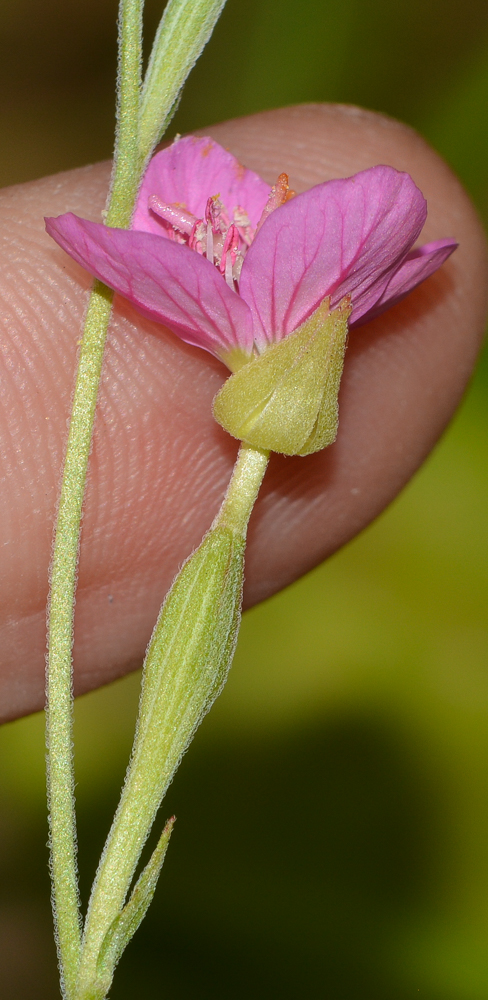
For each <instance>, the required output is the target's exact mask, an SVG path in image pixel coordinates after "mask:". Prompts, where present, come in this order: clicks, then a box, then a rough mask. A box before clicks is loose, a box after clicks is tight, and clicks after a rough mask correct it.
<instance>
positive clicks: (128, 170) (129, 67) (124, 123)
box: [106, 0, 143, 229]
mask: <svg viewBox="0 0 488 1000" xmlns="http://www.w3.org/2000/svg"><path fill="white" fill-rule="evenodd" d="M142 11H143V0H121V2H120V8H119V64H118V74H117V98H118V99H117V129H116V138H115V152H114V163H113V171H112V185H111V193H110V198H109V204H108V209H107V217H106V224H107V225H108V226H117V227H119V228H121V229H126V228H127V227H128V226H129V225H130V220H131V216H132V212H133V209H134V200H135V197H136V194H137V189H138V187H139V183H140V179H141V170H142V162H141V158H140V153H139V113H140V103H141V63H142Z"/></svg>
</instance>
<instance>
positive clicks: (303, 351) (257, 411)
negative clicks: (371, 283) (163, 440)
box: [213, 299, 351, 455]
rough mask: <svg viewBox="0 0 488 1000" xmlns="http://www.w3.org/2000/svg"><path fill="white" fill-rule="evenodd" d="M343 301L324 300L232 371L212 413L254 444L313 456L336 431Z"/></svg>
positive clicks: (345, 315) (343, 341)
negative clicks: (332, 305) (299, 322)
mask: <svg viewBox="0 0 488 1000" xmlns="http://www.w3.org/2000/svg"><path fill="white" fill-rule="evenodd" d="M350 313H351V307H350V304H349V302H348V301H347V300H344V301H343V302H342V303H341V304H340V306H339V307H338V308H337V309H334V310H333V311H332V312H330V311H329V300H328V299H325V300H324V301H323V302H322V304H321V305H320V306H319V308H318V309H317V310H316V311H315V312H314V313H313V315H312V316H310V318H309V319H308V320H306V322H305V323H303V324H302V326H300V327H299V328H298V330H296V331H295V332H294V333H292V334H290V336H289V337H285V338H284V339H283V340H281V341H280V343H279V344H273V345H272V346H271V347H269V348H268V350H267V351H265V353H264V354H262V355H260V357H257V358H255V359H253V360H252V361H250V362H249V363H248V364H247V365H245V366H244V367H243V368H241V369H239V371H236V372H235V374H234V375H231V376H230V378H229V379H227V382H225V383H224V385H223V386H222V389H221V390H220V392H219V393H218V395H217V396H216V398H215V400H214V407H213V412H214V417H215V419H216V420H217V421H218V423H219V424H221V426H222V427H224V428H225V430H226V431H228V432H229V434H232V436H233V437H236V438H238V439H239V440H241V441H245V442H246V443H247V444H250V445H252V446H253V447H254V448H262V449H265V450H267V451H278V452H281V453H282V454H283V455H310V454H312V452H314V451H320V450H321V449H322V448H326V447H327V445H329V444H332V442H333V441H334V440H335V438H336V435H337V427H338V403H337V397H338V393H339V386H340V381H341V375H342V369H343V365H344V351H345V348H346V341H347V330H348V327H347V320H348V317H349V316H350Z"/></svg>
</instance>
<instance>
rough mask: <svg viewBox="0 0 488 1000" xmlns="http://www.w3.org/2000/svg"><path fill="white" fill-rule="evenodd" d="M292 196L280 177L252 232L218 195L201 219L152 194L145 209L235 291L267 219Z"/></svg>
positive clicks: (245, 220) (243, 214)
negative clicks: (208, 264) (214, 268)
mask: <svg viewBox="0 0 488 1000" xmlns="http://www.w3.org/2000/svg"><path fill="white" fill-rule="evenodd" d="M294 194H295V192H294V191H292V190H291V189H290V187H289V184H288V177H287V175H286V174H280V176H279V177H278V180H277V181H276V184H273V187H272V188H271V191H270V193H269V196H268V200H267V202H266V205H265V207H264V209H263V212H262V215H261V218H260V220H259V222H258V224H257V226H256V229H254V230H253V228H252V225H251V221H250V219H249V216H248V214H247V212H246V210H245V208H242V206H241V205H237V206H236V207H235V208H234V210H233V213H232V217H231V216H230V214H229V212H228V211H227V209H226V207H225V205H223V203H222V202H221V200H220V196H219V195H218V194H216V195H212V196H211V197H210V198H209V199H208V201H207V204H206V207H205V217H204V218H203V219H199V218H197V216H196V215H192V213H191V212H188V210H187V209H186V208H185V206H184V205H178V204H171V205H169V204H166V203H165V202H163V201H161V199H160V198H158V196H157V195H155V194H152V195H150V197H149V199H148V208H149V210H150V211H151V212H154V214H155V215H157V216H158V218H159V219H161V221H162V222H163V223H164V224H165V230H166V235H167V236H168V237H169V238H170V239H172V240H175V241H176V243H182V244H184V245H185V246H187V247H188V248H189V249H190V250H196V252H197V253H199V254H201V255H202V256H203V257H206V258H207V260H209V261H210V263H211V264H214V265H215V267H218V269H219V271H220V273H221V275H222V277H223V278H224V279H225V281H226V282H227V284H228V285H229V287H230V288H232V290H233V291H237V289H238V286H239V278H240V274H241V269H242V265H243V263H244V257H245V255H246V251H247V249H248V247H250V246H251V243H252V241H253V239H254V237H255V236H256V234H257V233H258V232H259V230H260V229H261V226H262V225H263V222H265V220H266V219H267V217H268V215H270V214H271V212H274V210H275V209H276V208H279V207H280V205H284V203H285V201H289V200H290V198H293V196H294Z"/></svg>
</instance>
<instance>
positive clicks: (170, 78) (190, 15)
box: [139, 0, 225, 160]
mask: <svg viewBox="0 0 488 1000" xmlns="http://www.w3.org/2000/svg"><path fill="white" fill-rule="evenodd" d="M224 5H225V0H169V3H168V4H167V5H166V7H165V10H164V14H163V16H162V19H161V23H160V25H159V28H158V30H157V32H156V37H155V39H154V45H153V48H152V52H151V57H150V59H149V65H148V68H147V73H146V78H145V80H144V87H143V90H142V97H141V116H140V120H139V142H140V153H141V157H142V159H143V160H145V159H146V158H147V157H148V156H150V155H151V152H152V150H153V149H154V146H155V144H156V143H157V142H159V139H160V138H161V135H162V133H163V132H164V130H165V129H166V127H167V126H168V124H169V121H170V119H171V117H172V114H173V113H174V111H175V110H176V107H177V104H178V99H179V95H180V92H181V89H182V87H183V84H184V83H185V80H186V78H187V76H188V74H189V73H190V71H191V70H192V69H193V66H194V65H195V63H196V61H197V59H198V57H199V55H200V53H201V52H202V49H203V48H204V47H205V45H206V44H207V42H208V40H209V38H210V35H211V34H212V31H213V29H214V27H215V25H216V23H217V21H218V19H219V17H220V14H221V13H222V9H223V7H224Z"/></svg>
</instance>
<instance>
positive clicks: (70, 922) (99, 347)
mask: <svg viewBox="0 0 488 1000" xmlns="http://www.w3.org/2000/svg"><path fill="white" fill-rule="evenodd" d="M112 296H113V293H112V292H110V291H109V290H108V289H106V288H105V286H104V285H101V284H100V282H98V283H97V284H96V287H95V289H94V291H93V293H92V296H91V299H90V304H89V308H88V313H87V317H86V323H85V332H84V337H83V343H82V348H81V355H80V361H79V367H78V377H77V380H76V388H75V395H74V400H73V413H72V418H71V424H70V430H69V438H68V446H67V451H66V461H65V467H64V475H63V483H62V487H61V497H60V501H59V510H58V520H57V527H56V541H55V547H54V556H53V564H52V575H51V595H50V610H49V661H48V674H47V704H48V708H47V744H48V799H49V814H50V832H51V873H52V880H53V905H54V913H55V921H56V930H57V942H58V951H59V958H60V965H61V975H62V981H63V986H64V990H65V993H66V996H67V997H68V998H71V997H72V996H73V995H74V986H75V981H76V970H77V966H78V961H79V954H80V937H81V934H80V917H79V900H78V888H77V876H76V821H75V814H74V779H73V767H72V690H71V647H72V641H73V606H74V594H75V581H76V566H77V561H78V538H79V527H80V521H81V508H82V503H83V494H84V485H85V478H86V469H87V464H88V456H89V451H90V442H91V428H92V425H93V417H94V413H95V405H96V387H97V386H98V382H99V378H100V370H101V364H102V354H103V343H104V340H105V329H106V324H107V322H108V317H109V315H110V309H111V303H112Z"/></svg>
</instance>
